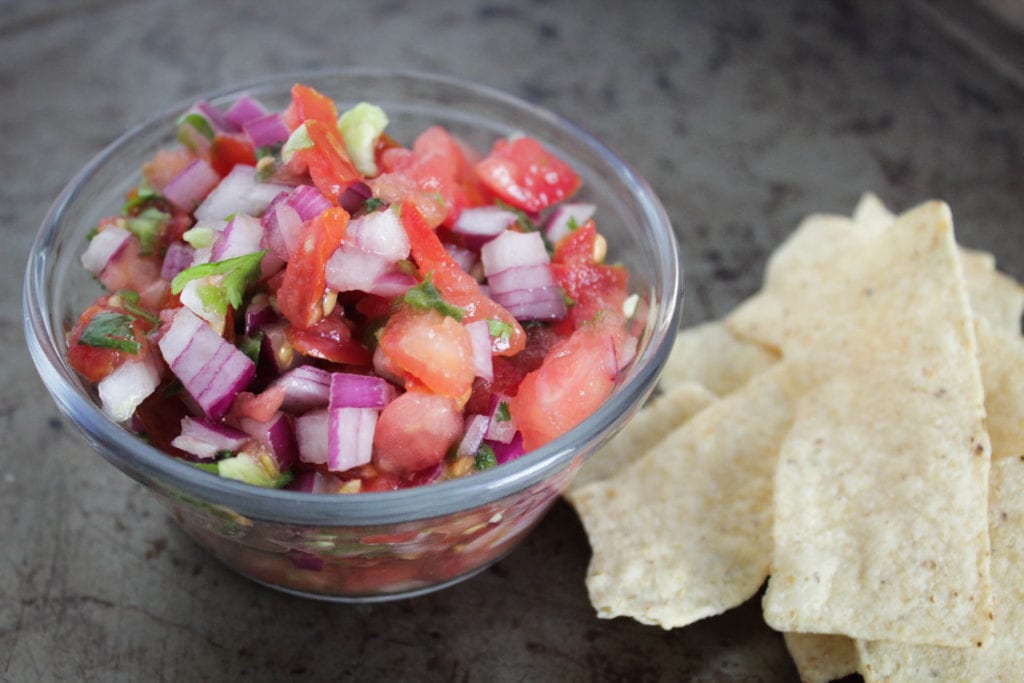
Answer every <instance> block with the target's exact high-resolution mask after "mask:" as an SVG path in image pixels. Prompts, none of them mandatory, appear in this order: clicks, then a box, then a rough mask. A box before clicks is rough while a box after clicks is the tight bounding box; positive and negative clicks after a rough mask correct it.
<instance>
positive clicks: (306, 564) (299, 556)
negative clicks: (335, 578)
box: [285, 548, 324, 572]
mask: <svg viewBox="0 0 1024 683" xmlns="http://www.w3.org/2000/svg"><path fill="white" fill-rule="evenodd" d="M285 556H286V557H287V558H288V559H289V560H291V561H292V565H293V566H294V567H295V568H296V569H305V570H307V571H311V572H318V571H321V570H323V568H324V561H323V559H321V558H319V557H317V556H316V555H314V554H313V553H307V552H305V551H303V550H296V549H294V548H292V549H291V550H289V551H288V552H286V553H285Z"/></svg>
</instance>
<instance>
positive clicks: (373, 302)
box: [355, 294, 391, 321]
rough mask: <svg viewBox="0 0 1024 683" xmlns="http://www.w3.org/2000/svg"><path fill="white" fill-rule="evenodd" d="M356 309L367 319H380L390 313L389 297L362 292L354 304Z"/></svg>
mask: <svg viewBox="0 0 1024 683" xmlns="http://www.w3.org/2000/svg"><path fill="white" fill-rule="evenodd" d="M355 307H356V310H357V311H358V312H359V313H361V314H362V315H364V316H366V319H367V320H370V321H373V320H380V319H381V318H385V317H387V316H388V315H389V314H390V313H391V299H390V298H388V297H383V296H377V295H376V294H363V295H362V296H360V297H359V300H358V301H357V302H356V304H355Z"/></svg>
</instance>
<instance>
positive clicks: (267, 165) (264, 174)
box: [256, 156, 277, 183]
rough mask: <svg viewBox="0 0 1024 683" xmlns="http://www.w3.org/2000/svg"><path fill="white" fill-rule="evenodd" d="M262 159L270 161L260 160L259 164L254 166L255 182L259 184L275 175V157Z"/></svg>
mask: <svg viewBox="0 0 1024 683" xmlns="http://www.w3.org/2000/svg"><path fill="white" fill-rule="evenodd" d="M264 159H270V161H263V159H260V163H257V164H256V180H258V181H260V182H261V183H265V182H267V181H268V180H270V179H271V178H273V177H274V174H275V173H277V157H276V156H275V157H264Z"/></svg>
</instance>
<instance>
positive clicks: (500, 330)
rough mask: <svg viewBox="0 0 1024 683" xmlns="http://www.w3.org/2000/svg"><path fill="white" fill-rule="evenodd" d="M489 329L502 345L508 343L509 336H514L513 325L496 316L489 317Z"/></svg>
mask: <svg viewBox="0 0 1024 683" xmlns="http://www.w3.org/2000/svg"><path fill="white" fill-rule="evenodd" d="M487 331H488V332H489V333H490V335H491V336H492V337H494V338H495V339H497V340H498V341H499V342H500V343H501V344H502V345H505V344H508V341H509V338H510V337H511V336H512V326H511V325H509V324H508V323H506V322H503V321H501V320H495V319H494V318H488V319H487Z"/></svg>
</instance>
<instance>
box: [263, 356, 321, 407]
mask: <svg viewBox="0 0 1024 683" xmlns="http://www.w3.org/2000/svg"><path fill="white" fill-rule="evenodd" d="M270 386H271V387H275V388H276V387H284V401H283V402H282V403H281V410H284V411H286V412H289V413H304V412H307V411H309V410H312V409H314V408H326V407H327V404H328V402H329V401H330V397H331V373H329V372H327V371H326V370H321V369H320V368H318V367H316V366H313V365H302V366H300V367H297V368H295V369H294V370H289V371H288V372H286V373H284V374H283V375H281V376H280V377H278V378H277V379H276V380H274V382H273V384H271V385H270Z"/></svg>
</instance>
